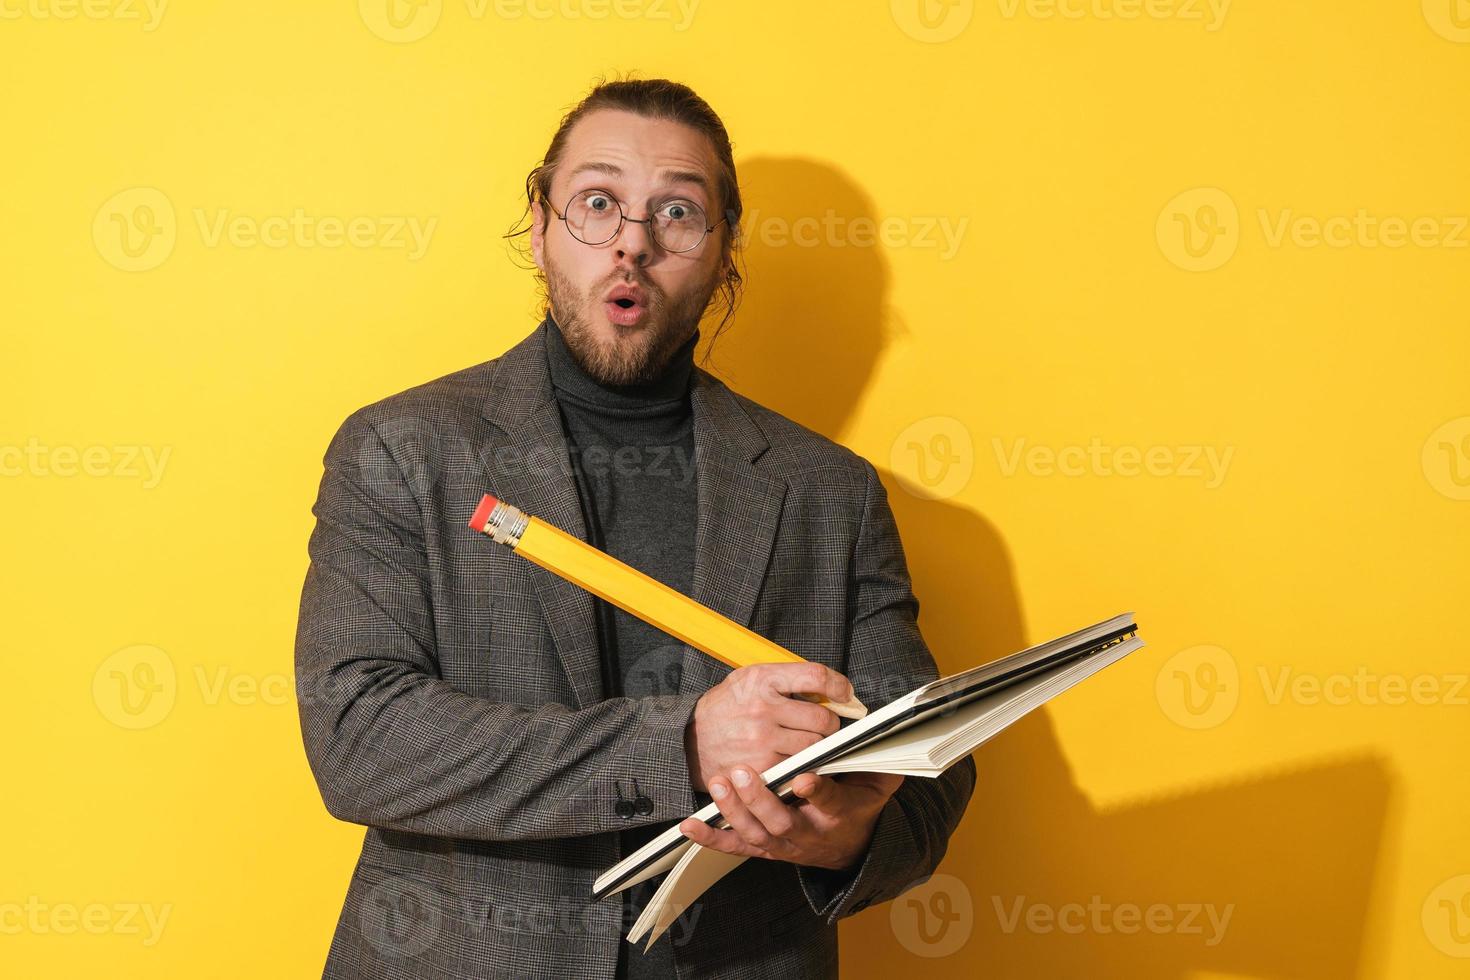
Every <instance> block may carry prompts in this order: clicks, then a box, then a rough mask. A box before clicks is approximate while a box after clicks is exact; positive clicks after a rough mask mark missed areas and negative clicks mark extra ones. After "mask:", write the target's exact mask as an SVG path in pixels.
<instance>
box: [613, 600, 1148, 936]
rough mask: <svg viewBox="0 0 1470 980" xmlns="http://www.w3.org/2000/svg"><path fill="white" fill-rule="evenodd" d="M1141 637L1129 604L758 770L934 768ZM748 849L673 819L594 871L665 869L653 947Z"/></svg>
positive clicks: (636, 877) (654, 903)
mask: <svg viewBox="0 0 1470 980" xmlns="http://www.w3.org/2000/svg"><path fill="white" fill-rule="evenodd" d="M1141 646H1143V641H1142V640H1140V639H1139V638H1138V636H1137V627H1135V626H1134V624H1133V614H1132V613H1123V614H1121V615H1118V616H1114V617H1113V618H1112V619H1108V620H1104V621H1103V622H1101V623H1096V624H1094V625H1092V626H1089V627H1087V628H1086V629H1081V630H1078V631H1077V632H1075V633H1068V634H1067V635H1066V636H1062V637H1058V638H1057V639H1055V640H1051V641H1049V642H1047V643H1041V644H1038V645H1037V646H1034V647H1031V648H1029V649H1027V650H1022V651H1021V652H1020V653H1014V654H1011V655H1010V656H1008V657H1002V658H1001V659H999V660H994V661H991V662H990V663H988V664H982V665H981V666H979V667H973V668H971V669H969V670H966V671H963V672H961V673H958V674H952V675H950V676H949V677H941V678H939V679H938V680H935V681H931V682H929V683H927V684H924V685H923V686H921V687H919V688H918V689H917V690H914V691H910V692H909V693H908V694H905V695H903V696H902V697H899V698H897V699H895V700H894V701H892V702H890V703H888V704H886V705H884V706H883V707H882V708H879V709H877V710H876V711H873V712H871V713H869V714H868V715H867V717H865V718H862V719H859V720H858V721H854V722H851V723H849V724H848V725H846V726H845V727H844V728H841V729H839V730H838V731H836V732H834V733H833V734H831V735H829V736H827V737H826V738H824V739H822V740H821V741H820V742H817V743H816V744H814V745H812V746H809V747H808V748H806V749H804V750H802V751H801V752H798V753H796V754H795V755H793V756H788V757H787V758H786V759H783V760H782V761H781V762H778V763H777V764H776V765H774V766H772V767H771V768H769V769H767V770H766V771H765V772H764V773H762V774H761V778H762V779H763V780H764V781H765V784H766V786H767V787H769V788H770V789H771V790H772V791H773V792H775V793H776V795H777V796H779V797H781V798H782V799H790V798H791V797H792V795H793V794H792V792H791V783H792V781H793V780H795V778H796V777H797V776H799V775H801V774H802V773H804V772H813V773H817V774H818V775H830V774H835V773H843V772H888V773H898V774H901V775H904V776H929V777H935V776H938V775H939V774H940V773H942V772H944V770H946V769H948V768H949V767H950V766H952V765H954V764H955V763H956V762H958V761H959V760H960V759H963V758H964V757H965V756H967V755H969V754H970V753H971V752H973V751H974V750H975V749H976V747H978V746H979V745H980V744H981V743H983V742H985V741H986V740H988V739H990V738H992V737H994V736H995V735H997V734H999V733H1000V732H1001V731H1003V730H1004V729H1005V728H1007V727H1008V726H1009V725H1011V724H1013V723H1014V722H1015V721H1017V720H1018V719H1020V718H1021V717H1023V716H1024V715H1026V714H1027V713H1028V712H1030V711H1032V710H1034V709H1036V708H1038V707H1040V706H1041V705H1043V704H1045V703H1046V702H1047V701H1049V700H1051V699H1052V698H1054V697H1056V696H1057V695H1058V694H1061V693H1062V692H1063V691H1065V690H1067V689H1068V688H1070V687H1072V686H1073V685H1075V684H1078V683H1080V682H1081V681H1082V680H1084V679H1085V678H1088V677H1091V676H1092V675H1093V674H1095V673H1097V672H1098V671H1100V670H1102V669H1103V668H1104V667H1106V666H1108V665H1109V664H1113V663H1116V662H1117V661H1119V660H1121V659H1122V658H1124V657H1126V656H1127V655H1128V654H1130V653H1132V652H1133V651H1134V650H1137V649H1138V648H1139V647H1141ZM693 816H694V818H695V819H697V820H703V821H704V822H705V823H707V824H709V825H710V826H712V827H718V828H724V827H728V826H729V824H728V823H727V822H726V821H725V820H724V818H723V817H721V816H720V811H719V809H718V808H717V807H716V806H715V805H714V804H713V803H711V804H710V805H709V806H706V807H705V808H704V809H702V810H699V811H698V812H696V813H694V814H693ZM744 860H745V858H744V857H743V856H741V855H736V854H726V853H724V852H723V851H713V850H710V849H709V848H705V847H700V846H699V845H698V844H695V843H694V842H693V841H691V840H689V839H688V838H687V837H685V836H684V835H683V834H681V833H680V832H679V828H678V826H677V825H676V826H673V827H670V828H669V829H668V830H666V831H664V832H663V833H662V834H660V835H659V836H657V837H655V838H654V839H653V840H651V841H649V842H648V843H647V844H645V845H644V846H643V847H641V848H639V849H638V850H637V851H634V852H633V853H632V854H630V855H628V857H627V858H625V859H623V860H622V861H620V862H618V863H617V864H616V865H614V866H613V867H611V868H609V869H608V870H607V871H605V872H603V874H602V875H601V876H600V877H598V879H597V881H596V882H595V883H594V884H593V888H592V897H593V898H603V897H605V896H608V895H612V894H615V893H617V892H620V891H622V890H623V889H625V888H628V887H630V886H632V885H636V884H637V883H639V882H641V881H646V880H648V879H650V878H652V877H654V876H656V875H659V874H662V873H663V872H665V871H668V872H669V875H668V877H667V878H665V879H664V881H663V882H662V883H661V884H660V885H659V888H658V890H657V891H656V892H655V893H654V895H653V898H652V899H651V900H650V901H649V903H648V905H647V907H646V908H645V909H644V910H643V914H642V915H641V916H639V918H638V921H637V922H635V923H633V927H632V928H631V929H630V930H629V932H628V941H629V942H637V941H638V940H639V939H641V938H643V937H644V936H645V935H646V936H647V937H648V942H647V944H646V945H645V946H644V949H647V948H648V947H649V946H652V945H653V943H654V941H655V940H657V939H658V937H659V936H661V935H662V934H663V933H664V931H665V930H667V929H668V927H669V926H670V925H671V924H672V923H673V922H674V921H675V920H677V919H678V918H679V916H681V915H683V914H684V911H685V910H686V909H688V908H689V907H690V906H691V905H692V904H693V903H694V901H695V900H696V899H697V898H698V897H699V896H700V895H702V894H704V892H705V890H706V889H708V888H709V887H710V886H712V885H714V883H715V882H717V881H719V880H720V879H721V878H723V877H724V876H725V875H727V874H729V873H730V872H731V871H733V870H735V868H737V867H739V866H740V863H741V862H742V861H744Z"/></svg>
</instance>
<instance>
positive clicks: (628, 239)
mask: <svg viewBox="0 0 1470 980" xmlns="http://www.w3.org/2000/svg"><path fill="white" fill-rule="evenodd" d="M613 244H614V245H615V246H616V248H617V254H618V263H619V264H622V261H623V259H624V258H627V259H628V260H629V261H630V262H632V264H633V265H634V266H635V267H642V266H645V265H647V264H648V262H649V260H650V259H651V258H652V257H653V239H652V237H651V236H650V235H649V234H648V223H647V222H646V221H632V220H625V221H624V222H623V228H622V230H621V231H620V232H618V237H617V241H615V242H614V243H613Z"/></svg>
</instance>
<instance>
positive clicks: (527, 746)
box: [295, 410, 698, 841]
mask: <svg viewBox="0 0 1470 980" xmlns="http://www.w3.org/2000/svg"><path fill="white" fill-rule="evenodd" d="M363 411H364V410H360V411H359V412H356V413H354V414H353V415H352V416H350V417H349V418H348V419H347V420H346V421H345V422H344V423H343V424H342V426H341V427H340V428H339V429H338V431H337V433H336V434H335V435H334V437H333V439H332V442H331V445H330V446H329V447H328V449H327V453H326V456H325V458H324V460H323V462H324V465H325V471H324V473H323V476H322V481H321V488H320V491H319V493H318V496H317V500H316V503H315V505H314V507H313V509H312V510H313V513H314V514H315V516H316V526H315V529H314V530H313V531H312V534H311V538H310V542H309V544H308V552H309V555H310V559H311V564H310V566H309V568H308V570H307V573H306V581H305V585H304V587H303V589H302V594H301V608H300V617H299V619H298V624H297V632H296V650H295V659H296V682H297V700H298V705H299V709H300V715H301V730H302V738H303V741H304V742H305V747H306V757H307V760H308V762H309V764H310V766H311V770H312V773H313V775H314V776H315V778H316V782H317V785H318V787H319V789H320V791H321V794H322V799H323V800H324V802H325V803H326V806H327V809H328V811H330V812H331V813H332V815H333V816H335V817H337V818H339V819H341V820H346V821H349V822H352V823H358V824H365V825H368V826H372V827H379V828H383V829H388V830H399V831H408V832H412V833H418V834H428V835H434V836H442V837H455V838H470V839H478V840H487V841H495V840H517V839H532V838H552V837H570V836H578V835H584V834H596V833H601V832H605V831H610V830H623V829H627V828H629V827H635V826H639V825H642V824H648V823H655V822H659V821H667V820H677V819H681V818H683V817H684V816H686V815H687V814H688V813H689V812H691V811H692V810H694V809H696V808H697V806H698V803H697V801H696V799H695V796H694V792H693V788H692V786H691V783H690V778H689V770H688V764H687V761H686V759H685V755H684V729H685V726H686V724H687V723H688V720H689V717H690V714H691V712H692V711H693V708H694V703H695V702H696V701H697V700H698V695H697V694H687V695H672V696H666V697H647V698H612V699H609V700H606V701H603V702H601V703H599V704H597V705H594V706H591V707H588V708H583V709H580V710H577V709H573V708H570V707H567V706H565V705H560V704H545V705H537V706H528V705H520V704H509V703H501V702H496V701H490V700H486V699H483V698H477V697H472V696H470V695H468V694H465V693H464V692H462V691H459V690H457V689H455V688H454V687H452V686H450V685H449V684H448V683H446V682H445V681H444V680H443V678H442V677H441V676H440V670H439V665H438V660H437V657H436V651H435V631H434V615H433V609H432V606H431V596H432V595H433V591H432V588H431V583H430V576H429V569H428V560H427V556H426V551H425V527H424V522H423V517H422V513H421V510H420V507H419V503H418V499H417V497H416V496H415V495H414V493H413V491H412V488H411V486H410V483H409V481H408V479H406V478H405V476H404V472H403V470H402V469H401V468H400V465H399V463H398V462H397V461H395V459H394V456H393V453H392V452H390V450H389V447H388V445H387V444H386V443H385V442H384V440H383V438H382V437H381V435H380V434H379V431H378V429H377V428H375V427H374V426H373V425H372V424H371V423H370V422H369V421H368V420H366V419H365V418H364V417H363ZM431 530H432V529H431ZM634 778H636V779H637V780H638V787H639V789H640V790H642V792H643V793H644V795H646V796H648V797H649V798H650V799H651V800H652V801H653V811H652V812H651V813H648V814H644V815H637V814H635V815H634V816H633V817H631V818H630V819H627V820H624V819H622V818H621V817H619V816H618V814H617V813H616V811H615V805H616V804H617V802H618V800H619V799H620V798H625V799H631V796H632V794H631V791H630V789H629V787H631V785H632V780H633V779H634ZM618 783H621V788H622V791H623V794H622V796H621V797H620V795H619V787H618V785H617V784H618Z"/></svg>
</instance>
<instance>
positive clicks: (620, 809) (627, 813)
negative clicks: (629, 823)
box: [613, 800, 633, 820]
mask: <svg viewBox="0 0 1470 980" xmlns="http://www.w3.org/2000/svg"><path fill="white" fill-rule="evenodd" d="M613 812H614V813H616V814H617V815H618V816H620V817H622V818H623V819H624V820H632V819H633V801H632V800H618V801H617V802H616V803H614V804H613Z"/></svg>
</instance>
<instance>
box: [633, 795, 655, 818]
mask: <svg viewBox="0 0 1470 980" xmlns="http://www.w3.org/2000/svg"><path fill="white" fill-rule="evenodd" d="M633 809H634V810H636V811H637V812H638V814H639V816H643V817H646V816H648V815H649V814H650V813H652V812H653V801H652V800H650V799H649V798H648V797H646V796H642V795H640V796H638V797H637V798H636V799H634V800H633Z"/></svg>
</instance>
